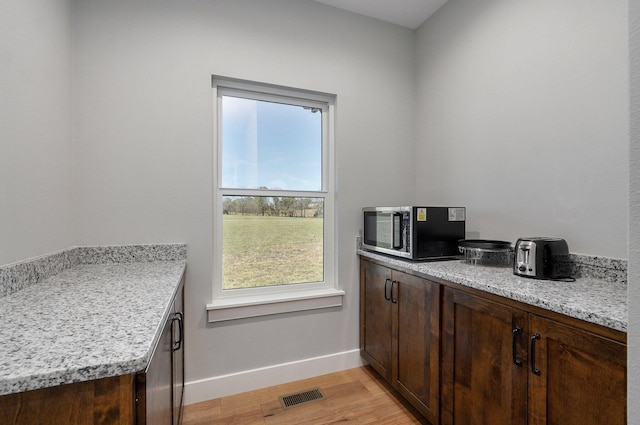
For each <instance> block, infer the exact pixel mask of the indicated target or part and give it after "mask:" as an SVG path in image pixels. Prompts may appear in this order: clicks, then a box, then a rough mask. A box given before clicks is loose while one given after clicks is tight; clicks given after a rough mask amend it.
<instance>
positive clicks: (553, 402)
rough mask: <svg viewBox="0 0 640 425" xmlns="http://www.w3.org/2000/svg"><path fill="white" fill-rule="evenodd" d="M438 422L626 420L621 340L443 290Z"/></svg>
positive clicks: (603, 424) (539, 424) (591, 423)
mask: <svg viewBox="0 0 640 425" xmlns="http://www.w3.org/2000/svg"><path fill="white" fill-rule="evenodd" d="M442 360H443V367H442V424H458V425H459V424H478V425H480V424H487V423H491V424H531V425H547V424H554V425H556V424H557V425H572V424H575V425H617V424H625V423H626V344H624V343H621V342H618V341H614V340H611V339H609V338H606V337H603V336H601V335H597V334H594V333H592V332H588V331H586V330H583V329H578V328H575V327H572V326H569V325H566V324H563V323H559V322H558V321H555V320H550V319H547V318H542V317H539V316H537V315H535V314H530V313H528V312H525V311H523V310H519V309H517V308H512V307H509V306H506V305H503V304H501V303H498V302H494V301H491V300H488V299H486V298H484V297H482V296H476V295H471V294H468V293H466V292H463V291H460V290H456V289H451V288H446V289H445V296H444V303H443V359H442Z"/></svg>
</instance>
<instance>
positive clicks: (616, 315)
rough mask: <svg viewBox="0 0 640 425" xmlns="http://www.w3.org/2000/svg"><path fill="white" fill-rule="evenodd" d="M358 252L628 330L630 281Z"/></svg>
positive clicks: (406, 268)
mask: <svg viewBox="0 0 640 425" xmlns="http://www.w3.org/2000/svg"><path fill="white" fill-rule="evenodd" d="M357 253H358V255H360V256H362V257H368V258H371V259H374V260H378V261H380V262H383V263H387V264H389V265H390V266H392V267H396V268H399V269H401V270H402V269H405V270H411V271H414V272H417V273H419V274H420V275H423V276H424V277H426V278H429V277H434V278H438V279H443V280H446V281H449V282H453V283H457V284H459V285H463V286H466V287H469V288H474V289H478V290H481V291H484V292H487V293H491V294H494V295H498V296H502V297H505V298H508V299H511V300H514V301H519V302H522V303H525V304H529V305H532V306H536V307H540V308H543V309H545V310H549V311H553V312H556V313H560V314H564V315H566V316H569V317H573V318H576V319H581V320H584V321H587V322H591V323H595V324H597V325H601V326H605V327H607V328H611V329H614V330H617V331H621V332H625V333H626V332H627V322H628V320H627V300H626V293H627V290H626V282H610V281H605V280H603V279H598V278H592V277H580V278H577V279H576V281H575V282H562V281H550V280H538V279H530V278H525V277H519V276H515V275H514V274H513V273H512V271H511V268H510V267H506V268H505V267H489V266H480V265H472V264H467V263H465V262H464V261H461V260H447V261H429V262H414V261H408V260H403V259H400V258H395V257H390V256H386V255H381V254H377V253H373V252H370V251H366V250H362V249H358V250H357Z"/></svg>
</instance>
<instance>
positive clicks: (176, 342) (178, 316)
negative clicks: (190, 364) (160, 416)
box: [172, 286, 184, 425]
mask: <svg viewBox="0 0 640 425" xmlns="http://www.w3.org/2000/svg"><path fill="white" fill-rule="evenodd" d="M173 317H174V320H173V328H172V332H173V425H179V424H180V423H181V422H182V402H183V395H184V286H181V288H180V290H179V291H178V295H177V296H176V300H175V309H174V316H173Z"/></svg>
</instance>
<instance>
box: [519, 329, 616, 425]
mask: <svg viewBox="0 0 640 425" xmlns="http://www.w3.org/2000/svg"><path fill="white" fill-rule="evenodd" d="M530 323H531V324H530V329H531V335H532V336H534V335H535V337H536V338H538V335H539V339H535V340H534V339H532V341H531V344H532V347H531V356H530V362H532V367H535V368H536V369H537V371H536V373H533V372H532V373H531V375H530V377H529V423H530V424H533V425H542V424H545V425H546V424H549V425H550V424H554V425H556V424H557V425H572V424H576V425H596V424H598V425H618V424H625V423H626V417H627V410H626V406H627V397H626V372H627V369H626V358H627V352H626V345H624V344H621V343H619V342H615V341H611V340H608V339H606V338H602V337H600V336H597V335H593V334H590V333H587V332H584V331H581V330H578V329H575V328H572V327H569V326H566V325H561V324H559V323H557V322H554V321H551V320H547V319H542V318H540V317H536V316H531V322H530ZM534 350H535V357H534Z"/></svg>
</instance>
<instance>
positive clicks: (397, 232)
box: [393, 213, 404, 249]
mask: <svg viewBox="0 0 640 425" xmlns="http://www.w3.org/2000/svg"><path fill="white" fill-rule="evenodd" d="M402 248H404V246H403V244H402V214H401V213H395V214H393V249H402Z"/></svg>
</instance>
